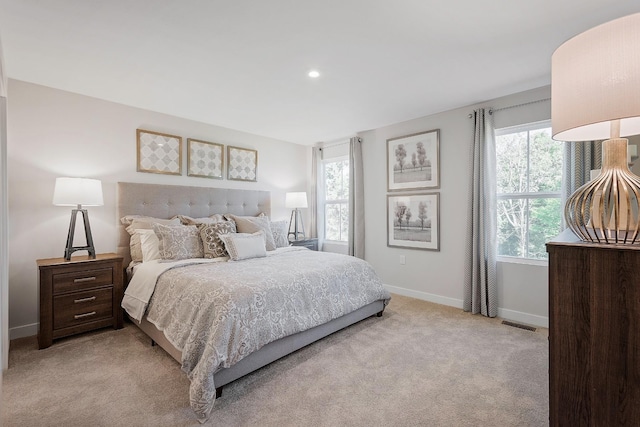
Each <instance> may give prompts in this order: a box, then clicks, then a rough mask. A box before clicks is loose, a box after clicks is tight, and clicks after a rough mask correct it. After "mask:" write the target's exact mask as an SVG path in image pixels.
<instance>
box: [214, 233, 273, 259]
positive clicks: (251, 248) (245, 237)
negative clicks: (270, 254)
mask: <svg viewBox="0 0 640 427" xmlns="http://www.w3.org/2000/svg"><path fill="white" fill-rule="evenodd" d="M218 237H219V238H220V240H222V241H223V242H224V246H225V248H226V249H227V252H228V253H229V258H230V259H231V261H240V260H243V259H250V258H262V257H266V256H267V248H266V246H265V240H264V232H263V231H258V232H257V233H252V234H248V233H227V234H220V235H219V236H218Z"/></svg>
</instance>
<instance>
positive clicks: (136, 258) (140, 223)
mask: <svg viewBox="0 0 640 427" xmlns="http://www.w3.org/2000/svg"><path fill="white" fill-rule="evenodd" d="M120 222H122V224H125V225H128V227H127V228H126V230H127V232H128V233H129V234H130V235H131V239H129V252H130V253H131V261H133V262H142V261H143V256H142V247H141V246H140V234H138V233H136V231H137V230H153V224H163V225H180V220H179V219H178V218H177V217H174V218H171V219H160V218H152V217H150V216H139V215H127V216H125V217H122V218H121V219H120Z"/></svg>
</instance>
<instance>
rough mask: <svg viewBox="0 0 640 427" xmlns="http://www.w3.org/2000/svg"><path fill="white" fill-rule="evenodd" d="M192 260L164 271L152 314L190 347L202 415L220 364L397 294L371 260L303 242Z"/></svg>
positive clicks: (186, 365) (185, 351) (186, 354)
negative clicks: (231, 257) (262, 252)
mask: <svg viewBox="0 0 640 427" xmlns="http://www.w3.org/2000/svg"><path fill="white" fill-rule="evenodd" d="M184 264H187V266H180V265H176V266H165V267H169V269H167V270H166V271H164V272H160V273H159V277H158V279H157V283H155V289H154V290H153V297H152V298H151V300H150V302H149V306H148V309H147V320H149V321H150V322H151V323H153V324H154V325H155V326H156V327H157V328H158V329H159V330H161V331H163V332H164V334H165V336H166V337H167V339H168V340H169V341H170V342H171V343H172V344H173V345H174V346H175V347H176V348H178V349H179V350H181V351H182V369H183V370H184V371H185V372H186V373H187V375H188V377H189V379H190V381H191V387H190V400H191V407H192V408H193V410H194V411H195V412H196V415H197V416H198V419H199V420H200V421H201V422H204V421H205V420H206V419H207V418H208V417H209V415H210V413H211V410H212V408H213V403H214V400H215V385H214V382H213V374H214V372H216V371H217V370H219V369H221V368H227V367H230V366H232V365H233V364H235V363H236V362H238V361H240V360H242V359H243V358H244V357H246V356H247V355H249V354H250V353H252V352H254V351H256V350H259V349H260V348H261V347H262V346H264V345H266V344H268V343H270V342H272V341H275V340H277V339H279V338H282V337H285V336H288V335H291V334H294V333H296V332H300V331H304V330H307V329H310V328H313V327H314V326H318V325H320V324H323V323H326V322H328V321H330V320H332V319H335V318H338V317H340V316H343V315H345V314H347V313H350V312H352V311H354V310H357V309H358V308H361V307H363V306H365V305H367V304H369V303H372V302H374V301H377V300H389V299H390V298H391V296H390V294H389V292H387V291H386V290H385V289H384V288H383V286H382V283H381V281H380V279H379V278H378V276H377V275H376V273H375V272H374V270H373V268H372V267H371V266H370V265H369V264H368V263H367V262H365V261H363V260H360V259H358V258H354V257H350V256H345V255H338V254H331V253H325V252H315V251H310V250H308V249H306V248H301V247H289V248H282V249H278V250H276V251H274V252H270V253H269V256H267V257H266V258H255V259H250V260H245V261H238V262H217V263H204V264H192V263H190V262H185V263H184ZM163 269H164V267H161V268H158V269H157V271H160V270H163ZM138 274H139V272H136V273H135V275H134V280H132V282H131V283H130V285H129V288H128V289H127V293H129V294H136V292H137V291H136V289H130V288H131V286H136V283H135V279H136V275H138ZM140 282H144V283H146V284H147V285H148V283H149V280H141V281H140ZM153 282H156V280H155V279H154V280H153ZM145 292H146V293H149V292H148V290H147V291H145ZM145 292H138V295H139V294H143V293H145ZM149 295H150V294H149ZM125 305H126V304H125V303H124V302H123V306H125ZM125 308H126V307H125Z"/></svg>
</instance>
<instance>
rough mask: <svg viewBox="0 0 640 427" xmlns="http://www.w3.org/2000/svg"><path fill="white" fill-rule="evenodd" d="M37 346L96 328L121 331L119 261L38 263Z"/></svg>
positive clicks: (82, 259) (110, 258) (110, 257)
mask: <svg viewBox="0 0 640 427" xmlns="http://www.w3.org/2000/svg"><path fill="white" fill-rule="evenodd" d="M37 264H38V270H39V272H38V273H39V274H38V276H39V280H40V327H39V329H38V346H39V347H40V348H41V349H42V348H47V347H49V346H50V345H51V344H52V342H53V340H54V339H56V338H61V337H66V336H68V335H74V334H79V333H81V332H87V331H91V330H94V329H98V328H104V327H107V326H113V328H114V329H120V328H122V309H121V308H120V304H121V302H122V294H123V271H122V257H121V256H118V255H116V254H111V253H109V254H99V255H96V257H95V258H89V257H88V256H78V257H72V258H71V260H70V261H66V260H65V259H64V258H49V259H39V260H38V261H37Z"/></svg>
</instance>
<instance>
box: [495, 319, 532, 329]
mask: <svg viewBox="0 0 640 427" xmlns="http://www.w3.org/2000/svg"><path fill="white" fill-rule="evenodd" d="M502 324H503V325H507V326H513V327H514V328H520V329H524V330H527V331H531V332H535V331H536V328H534V327H533V326H527V325H521V324H520V323H515V322H509V321H508V320H503V321H502Z"/></svg>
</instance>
